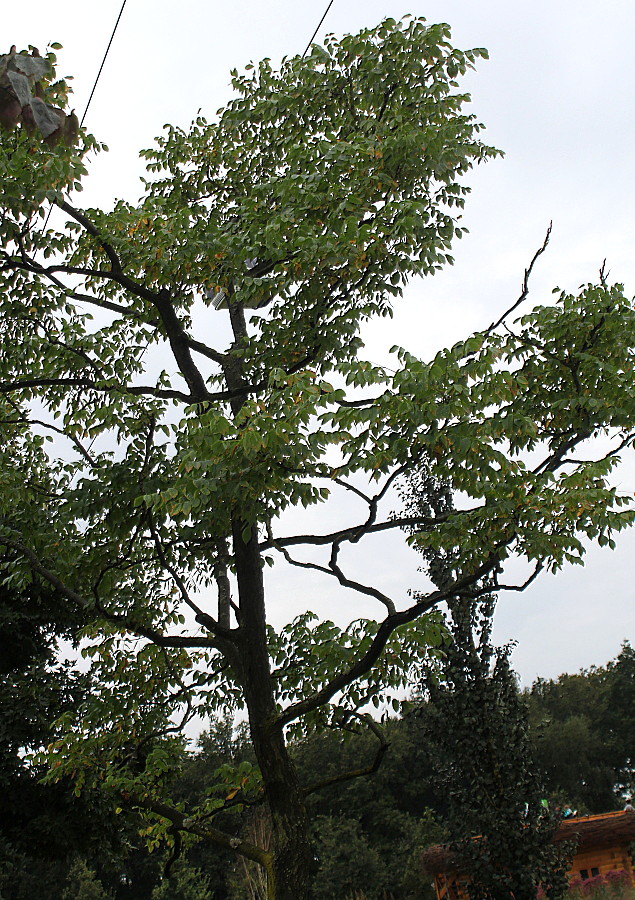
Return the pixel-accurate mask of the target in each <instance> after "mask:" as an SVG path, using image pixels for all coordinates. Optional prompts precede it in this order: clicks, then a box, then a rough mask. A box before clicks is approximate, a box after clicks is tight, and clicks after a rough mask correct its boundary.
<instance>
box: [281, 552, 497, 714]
mask: <svg viewBox="0 0 635 900" xmlns="http://www.w3.org/2000/svg"><path fill="white" fill-rule="evenodd" d="M513 540H514V536H512V537H510V538H508V539H507V540H506V541H505V542H504V543H501V544H500V545H499V546H498V547H496V548H495V549H494V550H493V551H492V553H491V554H490V556H489V557H488V559H487V560H486V561H485V562H484V563H482V564H481V565H480V566H479V567H478V568H477V569H476V571H475V572H473V573H472V574H471V575H465V576H463V577H462V578H458V579H457V580H455V581H454V582H452V584H450V585H448V587H446V588H444V589H443V590H437V591H434V592H433V593H431V594H429V595H428V596H427V597H424V598H422V599H421V600H419V601H418V602H417V603H415V604H414V605H413V606H411V607H410V608H409V609H405V610H403V611H401V612H398V613H395V614H393V615H389V616H387V617H386V618H385V619H384V620H383V622H381V623H380V625H379V628H378V630H377V633H376V635H375V637H374V638H373V640H372V642H371V645H370V647H369V648H368V650H367V651H366V652H365V653H364V654H363V655H362V656H361V657H360V658H359V659H358V660H357V662H355V663H354V664H353V665H352V666H351V667H350V668H349V669H347V670H346V671H345V672H340V674H339V675H336V676H335V677H334V678H332V679H331V681H329V682H328V684H325V685H324V687H322V688H321V689H320V690H318V691H316V692H315V693H314V694H312V695H311V696H310V697H306V698H305V699H304V700H299V701H298V702H297V703H293V704H291V705H290V706H288V707H287V708H286V709H284V710H283V711H282V712H281V713H280V714H279V715H278V717H277V719H276V724H277V725H278V726H279V727H283V726H285V725H288V724H289V723H290V722H293V721H294V720H295V719H298V718H299V717H300V716H304V715H306V714H307V713H309V712H312V711H313V710H314V709H317V708H318V707H320V706H323V705H324V704H325V703H328V701H329V700H330V699H331V698H332V697H334V696H335V694H337V693H339V691H342V690H343V689H344V688H346V687H348V685H349V684H352V682H354V681H356V680H357V679H358V678H361V677H363V676H364V675H366V674H367V673H368V672H370V670H371V669H372V667H373V666H374V664H375V663H376V662H377V660H378V659H379V657H380V656H381V654H382V652H383V650H384V648H385V646H386V644H387V642H388V640H389V638H390V636H391V634H392V633H393V632H394V631H395V629H397V628H399V627H400V626H401V625H406V624H408V623H409V622H413V621H414V620H415V619H417V618H419V616H421V615H423V614H424V613H426V612H429V611H430V610H431V609H433V608H434V607H435V606H437V605H438V604H439V603H442V602H443V601H444V600H447V599H449V598H451V597H454V596H457V595H460V594H462V593H464V592H465V591H466V590H467V589H468V588H473V587H474V585H476V584H477V583H478V582H479V581H480V580H481V579H482V578H484V577H485V576H486V575H489V574H490V573H491V572H492V571H495V570H496V569H497V568H498V566H499V565H500V560H501V557H502V554H503V553H504V549H505V547H506V546H507V545H509V544H510V543H511V542H512V541H513ZM491 590H492V588H491V585H489V586H488V587H487V588H483V591H484V592H485V591H488V592H491ZM474 596H476V594H474Z"/></svg>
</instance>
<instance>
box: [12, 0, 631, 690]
mask: <svg viewBox="0 0 635 900" xmlns="http://www.w3.org/2000/svg"><path fill="white" fill-rule="evenodd" d="M326 5H327V4H326V0H320V2H304V3H298V2H291V0H269V2H267V0H258V2H256V0H234V2H232V3H227V2H223V3H219V2H207V3H206V2H203V0H181V2H179V3H174V2H170V3H167V2H164V0H152V2H150V0H128V2H127V6H126V8H125V10H124V13H123V16H122V20H121V23H120V26H119V29H118V31H117V34H116V36H115V40H114V43H113V46H112V49H111V51H110V54H109V57H108V60H107V62H106V66H105V69H104V72H103V74H102V77H101V80H100V82H99V85H98V88H97V91H96V94H95V96H94V99H93V101H92V104H91V107H90V110H89V112H88V116H87V119H86V125H87V127H88V128H89V129H90V130H91V131H93V133H94V134H95V135H96V136H97V137H98V138H99V139H100V140H102V141H105V142H106V143H107V144H108V145H109V146H110V149H111V152H110V153H109V154H106V155H102V156H101V157H100V158H99V159H98V160H97V161H96V162H95V164H93V165H92V166H91V174H90V176H89V178H88V179H87V180H86V181H85V186H84V187H85V189H84V194H83V195H82V197H81V198H79V199H81V202H82V203H83V204H86V205H99V204H100V205H106V206H110V205H111V203H112V201H113V200H114V198H115V197H126V198H128V199H134V198H135V197H136V195H137V193H138V189H137V185H138V182H137V178H138V175H139V174H140V172H141V171H142V167H141V164H140V161H139V160H138V158H137V152H138V150H140V149H141V148H143V147H147V146H149V145H150V143H151V140H152V138H153V136H154V135H156V134H158V133H159V132H160V130H161V128H162V126H163V124H164V123H166V122H170V123H172V124H180V125H182V126H187V124H188V123H189V121H190V120H191V119H192V117H193V116H195V115H196V113H197V111H198V110H199V108H200V109H201V110H202V112H203V114H205V115H207V117H208V118H213V114H214V112H215V111H216V109H218V108H219V107H220V106H221V105H223V104H224V103H225V102H226V101H227V100H228V99H229V97H230V90H229V86H228V84H229V74H228V73H229V69H230V68H232V67H234V66H235V67H238V68H240V67H241V66H242V65H244V64H246V63H247V62H249V61H250V60H254V61H256V60H258V59H260V58H262V57H264V56H268V57H271V59H272V60H273V61H274V63H275V62H277V61H278V60H279V58H280V57H281V56H282V55H285V54H287V55H291V54H294V53H301V52H302V51H303V50H304V48H305V46H306V44H307V41H308V39H309V37H310V36H311V34H312V32H313V30H314V28H315V26H316V25H317V23H318V21H319V19H320V18H321V16H322V13H323V12H324V9H325V8H326ZM5 6H6V8H5V9H3V22H4V26H3V32H4V44H5V45H6V46H5V52H6V50H8V49H9V46H10V45H11V44H13V43H15V44H16V45H17V46H18V49H22V48H23V47H26V46H27V45H28V44H34V45H36V46H39V48H40V49H41V50H43V49H44V47H45V46H46V44H47V43H48V42H50V41H59V42H60V43H62V44H63V45H64V50H62V51H60V53H59V60H60V73H61V74H69V75H70V74H72V75H74V76H75V81H74V85H75V104H76V107H77V111H78V113H79V115H80V117H81V114H82V113H83V111H84V108H85V105H86V101H87V99H88V94H89V92H90V89H91V87H92V84H93V81H94V79H95V76H96V73H97V69H98V67H99V63H100V61H101V58H102V55H103V53H104V50H105V47H106V44H107V41H108V38H109V36H110V33H111V31H112V28H113V25H114V22H115V19H116V16H117V14H118V12H119V9H120V6H121V0H100V2H99V3H94V4H87V3H86V2H85V0H67V2H64V0H60V2H58V3H55V4H53V3H51V2H50V0H46V2H45V0H31V2H30V3H28V4H24V5H21V4H18V3H11V4H5ZM405 13H413V14H415V15H423V16H425V17H426V18H428V20H429V21H448V22H450V24H451V25H452V27H453V41H454V43H455V44H456V45H457V46H459V47H461V48H464V49H465V48H467V47H472V46H479V47H487V48H488V49H489V51H490V55H491V59H490V61H489V62H485V61H483V62H481V63H480V65H479V69H478V72H477V73H476V74H475V75H471V76H470V77H469V78H468V80H467V87H468V89H469V90H471V92H472V95H473V100H474V104H473V110H474V112H475V113H476V114H477V116H478V117H479V119H480V120H481V121H482V122H484V123H485V124H486V125H487V126H488V128H487V132H486V133H485V136H484V140H486V141H487V142H489V143H492V144H494V145H496V146H498V147H499V148H501V149H502V150H504V151H505V153H506V157H505V159H503V160H497V161H494V162H491V163H489V164H488V165H487V166H485V167H481V168H479V170H478V171H477V172H475V173H474V175H473V176H472V177H471V179H470V183H471V185H472V188H473V194H472V196H471V198H469V199H468V205H467V210H466V214H465V223H466V224H467V225H468V227H469V228H470V232H471V233H470V235H469V236H467V237H465V238H464V239H463V241H461V242H458V243H457V245H456V247H455V255H456V265H455V267H454V268H453V269H448V270H447V271H445V272H444V273H441V274H440V275H437V276H436V277H435V278H434V279H428V280H426V281H421V282H417V283H416V284H413V285H412V286H411V287H410V288H409V289H408V291H407V294H406V297H405V298H404V300H403V301H401V302H400V303H398V305H397V308H396V314H395V318H394V320H393V321H392V322H391V323H386V321H383V320H382V322H381V323H380V324H379V325H378V326H377V327H371V328H369V329H368V331H367V332H366V341H367V348H368V349H367V353H368V356H369V358H371V359H373V360H374V361H377V362H382V361H384V360H386V350H387V348H388V347H390V346H391V345H392V344H395V343H397V344H401V345H403V346H406V347H408V349H410V350H411V351H412V352H413V353H415V354H417V355H419V356H422V357H424V358H426V357H428V356H429V355H431V354H432V353H433V352H435V351H436V350H437V349H438V348H439V347H441V346H443V345H445V344H447V343H449V342H453V341H455V340H457V339H459V338H462V337H465V336H466V335H467V333H468V332H469V331H471V330H474V329H478V328H481V327H483V326H485V325H487V324H489V322H491V321H492V320H493V319H494V318H495V317H497V316H498V314H499V313H500V312H501V311H502V310H503V309H505V308H506V307H507V306H509V305H510V302H511V301H513V299H515V297H516V296H517V294H518V292H519V285H520V282H521V279H522V272H523V269H524V267H525V265H526V264H527V262H528V261H529V259H530V258H531V256H532V255H533V252H534V251H535V249H536V248H537V247H538V246H539V244H540V243H541V242H542V239H543V237H544V234H545V231H546V228H547V225H548V223H549V221H550V220H551V219H552V220H553V222H554V229H553V236H552V241H551V246H550V249H549V251H548V254H547V255H546V257H543V259H542V261H541V263H540V266H539V269H538V271H537V272H536V276H535V278H534V281H533V298H534V300H535V301H542V300H547V299H548V298H549V295H550V291H551V288H552V287H554V286H555V285H559V286H560V287H562V288H567V289H571V290H573V289H575V288H576V287H577V286H578V285H579V284H581V283H583V282H586V281H590V280H593V279H594V278H595V277H596V274H597V271H598V269H599V267H600V265H601V263H602V260H603V259H604V258H605V257H606V258H607V265H608V268H609V269H610V273H611V277H612V278H614V279H615V280H618V281H622V282H623V283H625V285H626V288H627V291H630V292H631V293H634V292H635V261H634V258H633V252H632V242H633V210H634V209H635V178H634V175H635V171H634V169H635V165H634V157H633V148H634V145H635V140H634V138H635V128H634V125H633V119H634V117H633V100H632V98H633V89H634V87H635V54H633V50H632V45H633V39H634V37H635V5H633V3H632V2H631V0H604V2H603V3H602V5H601V7H600V6H598V4H597V3H595V2H594V3H591V2H590V0H549V2H547V0H533V2H531V3H528V2H522V0H521V2H517V3H510V2H509V0H479V2H478V3H476V2H474V0H446V2H440V0H430V2H421V0H409V3H408V5H404V4H403V0H400V2H399V3H397V2H393V0H335V2H334V4H333V7H332V9H331V11H330V12H329V15H328V17H327V19H326V21H325V23H324V25H323V27H322V29H321V31H320V34H319V35H318V39H319V38H320V37H321V36H323V35H324V34H325V33H326V32H330V31H332V32H335V33H336V34H341V33H343V32H347V31H355V30H358V29H359V28H361V27H366V26H372V25H375V24H377V23H378V22H379V21H380V20H381V19H382V18H384V17H386V16H393V17H395V18H398V17H400V16H402V15H404V14H405ZM620 479H621V488H622V489H623V490H624V491H629V492H635V462H633V461H632V462H631V464H630V465H628V464H627V465H625V466H624V469H623V471H622V473H621V474H620ZM322 527H328V523H327V524H324V523H322ZM302 530H304V528H303V529H302ZM634 553H635V533H629V534H628V535H624V536H622V537H621V539H618V549H617V550H616V551H615V552H614V553H611V552H610V551H599V550H595V549H593V550H592V551H591V552H589V554H588V556H587V565H586V567H585V568H584V569H580V568H578V567H576V568H574V569H568V570H565V571H564V572H562V573H560V574H558V575H557V576H556V577H551V576H546V577H543V578H542V579H541V580H539V581H538V582H537V583H536V584H535V585H534V586H533V587H532V588H531V589H530V590H529V591H527V592H526V593H525V594H522V595H511V596H510V597H505V596H503V597H501V600H500V602H499V608H498V611H497V619H496V629H495V637H496V639H497V640H498V641H499V642H503V641H507V640H510V639H516V640H517V641H518V647H517V649H516V651H515V653H514V657H513V659H514V665H515V667H516V669H517V670H518V671H519V672H520V674H521V677H522V679H523V682H524V683H528V682H530V681H531V680H532V679H533V678H534V677H536V676H537V675H542V676H545V677H552V676H556V675H558V674H559V673H560V672H563V671H576V670H577V669H579V668H580V667H583V666H585V667H586V666H590V665H593V664H596V665H601V664H603V663H605V662H606V661H607V660H608V659H609V658H611V657H614V656H615V655H616V653H617V652H618V651H619V646H620V643H621V641H622V640H623V639H631V640H632V639H634V638H635V603H634V599H635V596H634V595H635V579H634V578H633V566H632V558H633V555H634ZM416 565H417V558H416V556H414V554H412V553H411V552H410V551H407V550H405V549H401V548H400V545H399V542H389V543H385V542H384V543H382V542H380V541H379V540H376V541H375V543H374V544H371V545H369V547H368V551H367V552H366V553H365V554H364V556H363V558H362V559H361V561H360V563H358V569H357V573H358V574H359V573H360V572H361V573H363V574H364V577H365V579H366V580H371V581H374V580H376V581H377V583H378V584H380V585H381V586H383V588H385V589H386V590H388V591H392V593H393V595H394V596H395V598H396V599H404V598H405V591H406V590H407V588H408V587H411V586H413V585H414V584H415V583H416V576H415V575H414V574H413V573H414V571H415V569H416ZM270 588H271V589H272V590H271V594H272V597H273V600H272V601H271V602H272V612H273V615H274V618H276V619H279V618H281V617H283V618H287V617H290V616H291V615H295V614H296V613H297V612H298V611H300V609H301V608H302V604H303V603H304V604H305V605H308V606H309V607H310V608H316V609H318V610H320V611H323V612H324V613H325V614H326V615H329V616H341V615H343V613H344V611H347V612H348V611H350V612H351V614H352V616H355V615H359V614H361V613H362V608H361V607H360V606H359V605H358V603H357V601H356V600H355V598H351V595H344V596H343V595H342V594H339V593H336V592H335V591H334V590H333V589H332V587H331V585H330V584H326V585H323V584H322V583H317V585H316V588H315V591H314V592H312V593H311V592H310V593H309V600H308V603H307V601H306V599H305V598H306V595H307V590H308V588H307V585H306V579H304V578H302V579H299V580H298V579H297V578H291V577H289V576H279V577H276V578H275V579H272V580H271V584H270ZM294 595H298V601H299V604H300V605H299V606H296V605H295V604H293V609H292V608H291V605H290V604H291V601H292V599H293V596H294ZM366 612H367V613H368V609H367V610H366Z"/></svg>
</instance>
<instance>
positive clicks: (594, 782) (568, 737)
mask: <svg viewBox="0 0 635 900" xmlns="http://www.w3.org/2000/svg"><path fill="white" fill-rule="evenodd" d="M634 691H635V667H634V666H633V651H632V649H631V647H630V644H628V643H625V644H624V645H623V647H622V650H621V652H620V653H619V655H618V656H617V657H616V659H614V660H611V661H610V662H609V663H608V664H607V665H606V666H601V667H597V668H594V669H590V670H588V671H582V672H579V673H577V674H575V675H561V676H560V677H559V678H557V679H554V680H545V679H541V678H539V679H538V680H537V681H536V682H535V683H534V684H533V685H532V687H531V690H530V691H529V692H528V694H527V700H528V702H529V711H530V722H531V730H532V741H533V746H534V753H535V756H536V761H537V763H538V765H539V767H540V769H541V770H542V771H543V772H544V774H545V784H546V787H547V790H548V791H549V792H550V794H551V795H552V797H554V799H557V801H558V802H560V803H563V802H567V803H569V804H571V805H572V807H574V808H577V809H578V810H579V811H580V812H591V813H599V812H606V811H607V810H611V809H620V808H621V807H622V806H623V802H622V800H623V797H624V796H625V795H626V794H628V793H629V792H632V790H633V787H634V784H633V771H632V770H633V766H632V757H633V750H632V748H633V730H632V729H633V725H632V716H631V714H630V709H631V704H632V702H633V692H634Z"/></svg>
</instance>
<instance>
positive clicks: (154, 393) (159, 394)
mask: <svg viewBox="0 0 635 900" xmlns="http://www.w3.org/2000/svg"><path fill="white" fill-rule="evenodd" d="M38 387H81V388H86V389H88V390H91V391H100V392H101V393H119V394H131V395H132V396H135V397H141V396H144V395H149V396H151V397H156V398H157V399H159V400H182V401H183V402H184V403H188V404H190V403H194V402H195V401H196V398H195V397H192V396H190V395H189V394H183V393H182V392H181V391H175V390H172V389H171V388H154V387H150V386H149V385H144V386H141V385H130V384H124V385H119V384H99V383H98V382H96V381H91V380H90V379H89V378H17V379H16V380H15V381H3V382H0V394H11V393H13V392H14V391H21V390H27V389H30V388H38Z"/></svg>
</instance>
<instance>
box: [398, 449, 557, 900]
mask: <svg viewBox="0 0 635 900" xmlns="http://www.w3.org/2000/svg"><path fill="white" fill-rule="evenodd" d="M401 495H402V499H403V500H404V506H405V510H404V511H405V513H406V515H408V516H417V515H422V516H433V515H434V516H437V517H438V516H442V515H448V514H450V513H451V512H452V510H453V508H454V507H453V497H452V492H451V490H450V488H449V486H448V484H447V483H446V482H443V481H442V480H440V479H438V478H435V477H434V476H433V475H432V474H431V473H430V472H429V471H428V470H427V469H426V467H425V465H424V466H422V468H421V470H420V472H419V473H417V474H416V475H414V476H410V477H409V478H408V480H407V482H406V485H405V487H404V488H403V489H402V492H401ZM419 546H420V549H421V552H422V555H423V557H424V560H425V564H424V567H423V568H424V571H426V572H427V573H428V575H429V576H430V578H431V579H432V581H433V582H434V584H435V585H436V586H437V587H438V588H439V589H441V590H444V589H446V588H447V587H448V586H449V585H451V584H452V583H453V582H454V583H456V582H458V581H460V579H461V577H462V575H464V574H465V572H464V568H465V565H464V560H463V559H462V556H461V548H460V547H457V548H456V549H455V550H452V551H439V550H438V549H436V548H435V546H434V545H433V544H431V543H427V542H425V541H424V542H422V543H420V545H419ZM496 579H497V573H496V572H494V573H493V574H492V575H490V576H489V581H487V582H483V581H482V582H481V583H477V584H475V585H473V586H472V587H471V588H470V589H466V590H464V591H463V592H461V593H457V594H455V595H454V596H452V597H451V598H450V599H449V600H448V601H447V606H448V617H447V622H448V631H449V640H448V642H447V644H446V646H445V650H444V653H443V660H442V662H441V664H440V666H439V667H434V668H432V667H431V668H429V669H428V672H427V675H426V676H425V678H424V683H423V686H422V687H423V696H424V699H425V701H427V702H425V706H424V710H425V713H424V714H423V715H422V716H421V722H422V728H423V731H424V734H425V735H426V737H427V739H428V740H429V741H430V744H431V748H432V752H433V755H434V757H435V759H436V764H437V773H438V779H437V783H438V784H439V786H440V787H441V788H442V790H443V792H444V794H445V801H446V803H447V811H446V824H447V826H448V829H449V831H450V834H451V838H452V843H453V846H454V849H455V851H456V852H457V856H458V858H459V859H460V860H461V868H462V870H463V871H464V872H465V873H466V875H467V876H468V879H469V881H468V891H469V895H470V898H471V900H535V897H536V890H537V888H538V886H539V885H542V888H543V890H544V891H545V893H546V895H547V896H548V897H559V896H561V894H562V893H563V892H564V890H565V889H566V886H567V880H566V869H567V866H566V859H565V857H564V853H565V850H564V849H558V848H556V847H555V845H554V843H553V836H554V833H555V830H556V828H557V825H558V822H557V818H556V817H555V816H554V814H553V813H551V812H549V811H548V810H546V809H545V808H544V806H543V803H542V800H543V796H544V790H543V787H542V785H541V782H540V779H539V777H538V773H537V771H536V769H535V766H534V763H533V760H532V755H531V743H530V739H529V726H528V713H527V707H526V703H525V702H524V700H523V698H522V697H521V696H520V694H519V691H518V686H517V684H516V678H515V675H514V673H513V671H512V669H511V667H510V662H509V655H510V652H511V647H510V646H506V647H503V648H498V649H496V648H494V647H493V646H492V643H491V626H492V616H493V612H494V606H495V594H494V593H493V592H489V589H490V588H491V589H492V591H493V589H494V588H495V585H496Z"/></svg>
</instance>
